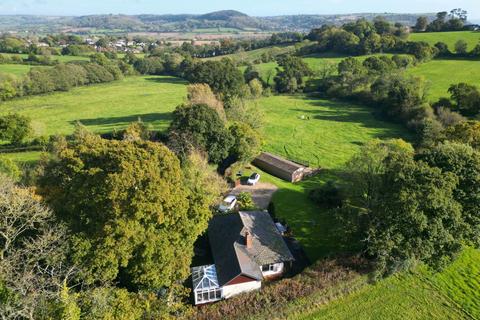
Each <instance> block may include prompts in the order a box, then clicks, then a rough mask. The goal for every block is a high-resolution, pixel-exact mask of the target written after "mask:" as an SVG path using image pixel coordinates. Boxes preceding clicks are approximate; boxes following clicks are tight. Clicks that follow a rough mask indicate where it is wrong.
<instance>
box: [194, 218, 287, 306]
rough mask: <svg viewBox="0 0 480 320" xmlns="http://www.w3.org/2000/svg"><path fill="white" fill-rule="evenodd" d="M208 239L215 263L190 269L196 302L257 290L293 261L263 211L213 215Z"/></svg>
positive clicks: (279, 235) (282, 271) (206, 301)
mask: <svg viewBox="0 0 480 320" xmlns="http://www.w3.org/2000/svg"><path fill="white" fill-rule="evenodd" d="M208 239H209V242H210V247H211V250H212V255H213V260H214V263H215V264H214V265H207V266H201V267H194V268H192V282H193V292H194V300H195V304H196V305H197V304H203V303H209V302H214V301H218V300H222V299H228V298H230V297H232V296H234V295H237V294H239V293H242V292H248V291H252V290H258V289H260V288H261V286H262V281H263V280H265V279H271V278H277V277H280V276H281V275H282V274H283V273H284V271H285V267H286V266H285V264H286V263H290V262H291V261H293V260H294V258H293V256H292V254H291V252H290V250H289V249H288V247H287V245H286V243H285V241H284V240H283V237H282V236H281V234H280V232H279V231H278V229H277V227H276V226H275V223H274V222H273V220H272V218H271V217H270V214H269V213H268V212H266V211H253V212H243V211H241V212H240V213H238V214H230V215H221V216H215V217H214V218H213V219H212V220H211V221H210V224H209V226H208Z"/></svg>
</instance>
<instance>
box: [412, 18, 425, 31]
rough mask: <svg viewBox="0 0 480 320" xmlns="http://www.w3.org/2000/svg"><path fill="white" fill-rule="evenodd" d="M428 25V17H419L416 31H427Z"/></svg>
mask: <svg viewBox="0 0 480 320" xmlns="http://www.w3.org/2000/svg"><path fill="white" fill-rule="evenodd" d="M427 25H428V18H427V17H425V16H421V17H418V19H417V23H416V24H415V30H416V31H425V29H427Z"/></svg>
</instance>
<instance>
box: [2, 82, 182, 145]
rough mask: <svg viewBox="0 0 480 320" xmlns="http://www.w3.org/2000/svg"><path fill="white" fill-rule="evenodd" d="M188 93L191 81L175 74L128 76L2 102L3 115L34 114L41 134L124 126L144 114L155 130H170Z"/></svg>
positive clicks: (34, 124)
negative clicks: (80, 126)
mask: <svg viewBox="0 0 480 320" xmlns="http://www.w3.org/2000/svg"><path fill="white" fill-rule="evenodd" d="M185 96H186V86H185V83H184V82H183V81H182V80H180V79H178V78H173V77H166V76H165V77H163V76H158V77H157V76H145V77H127V78H125V79H123V80H120V81H115V82H111V83H106V84H99V85H93V86H85V87H79V88H75V89H72V90H71V91H69V92H59V93H52V94H47V95H40V96H34V97H25V98H21V99H15V100H11V101H8V102H4V103H1V104H0V114H6V113H9V112H17V113H20V114H24V115H27V116H29V117H30V118H31V119H32V126H33V128H34V131H35V135H37V136H42V135H53V134H69V133H72V131H73V129H74V126H75V124H76V123H77V121H78V122H80V123H82V124H83V125H85V126H86V127H87V128H89V129H90V130H92V131H93V132H98V133H103V132H111V131H112V130H113V129H122V128H124V127H126V126H127V125H128V124H129V123H131V122H133V121H136V120H137V119H138V118H141V119H142V120H143V121H145V122H148V123H149V124H151V125H152V129H154V130H164V129H166V128H167V126H168V124H169V121H170V116H171V112H172V111H173V110H174V109H175V107H176V106H177V105H179V104H180V103H182V102H183V100H184V98H185Z"/></svg>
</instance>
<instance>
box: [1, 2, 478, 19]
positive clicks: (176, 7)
mask: <svg viewBox="0 0 480 320" xmlns="http://www.w3.org/2000/svg"><path fill="white" fill-rule="evenodd" d="M452 3H453V4H452ZM453 6H455V7H461V8H464V9H466V10H468V12H469V13H470V17H471V18H474V19H480V0H458V1H454V2H452V1H446V0H403V1H399V0H396V1H390V0H364V1H359V0H176V1H172V0H167V1H165V0H75V1H73V0H71V1H65V0H0V14H43V15H86V14H101V13H113V14H116V13H124V14H140V13H154V14H165V13H206V12H210V11H216V10H224V9H235V10H239V11H242V12H245V13H247V14H249V15H253V16H266V15H282V14H301V13H303V14H332V13H359V12H398V13H400V12H401V13H418V12H437V11H446V10H450V9H452V7H453Z"/></svg>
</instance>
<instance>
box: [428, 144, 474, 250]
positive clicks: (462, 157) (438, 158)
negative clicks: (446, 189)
mask: <svg viewBox="0 0 480 320" xmlns="http://www.w3.org/2000/svg"><path fill="white" fill-rule="evenodd" d="M420 159H421V160H423V161H425V162H426V163H428V164H429V165H430V166H432V167H437V168H440V169H441V170H442V172H450V173H453V174H455V176H456V177H457V178H458V185H457V187H456V188H455V191H454V198H455V200H456V201H458V202H459V203H460V204H461V205H462V219H463V221H464V222H465V226H464V227H465V228H466V230H465V232H464V234H465V236H464V238H465V240H466V241H467V242H469V243H470V244H471V245H472V246H474V247H478V246H479V245H480V215H479V214H478V212H479V211H480V194H479V193H478V190H479V189H480V153H479V152H478V151H476V150H474V149H473V148H472V147H470V146H468V145H465V144H459V143H451V142H445V143H444V144H440V145H438V146H436V147H434V148H432V149H428V150H425V151H424V152H423V153H422V154H421V155H420Z"/></svg>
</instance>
